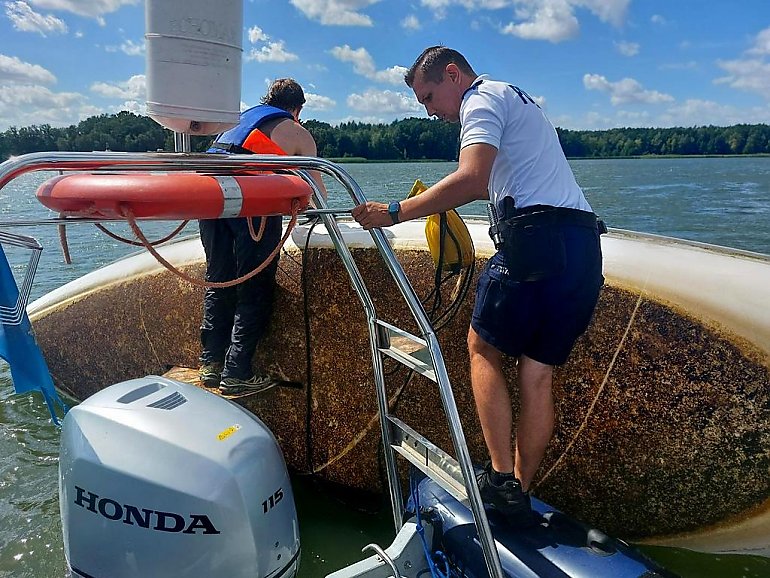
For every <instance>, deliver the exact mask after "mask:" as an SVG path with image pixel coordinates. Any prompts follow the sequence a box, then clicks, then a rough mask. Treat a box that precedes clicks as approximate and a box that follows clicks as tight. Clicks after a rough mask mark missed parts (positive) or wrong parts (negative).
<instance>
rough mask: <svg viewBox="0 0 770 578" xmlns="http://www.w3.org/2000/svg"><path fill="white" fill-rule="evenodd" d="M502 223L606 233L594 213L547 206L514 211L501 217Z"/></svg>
mask: <svg viewBox="0 0 770 578" xmlns="http://www.w3.org/2000/svg"><path fill="white" fill-rule="evenodd" d="M502 221H503V223H505V224H506V225H508V226H510V227H526V226H527V225H565V226H577V227H589V228H591V229H593V228H596V227H598V228H599V232H600V233H606V232H607V231H606V229H607V228H606V226H605V225H604V221H601V220H599V219H597V217H596V214H595V213H591V212H589V211H581V210H580V209H568V208H566V207H550V206H548V205H535V206H534V207H525V208H524V209H518V210H515V211H514V212H513V215H511V216H505V217H503V219H502ZM602 229H604V230H602Z"/></svg>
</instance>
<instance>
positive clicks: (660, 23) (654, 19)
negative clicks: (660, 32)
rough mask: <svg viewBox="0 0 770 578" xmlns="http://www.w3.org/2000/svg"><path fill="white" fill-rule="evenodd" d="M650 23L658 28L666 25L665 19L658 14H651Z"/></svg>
mask: <svg viewBox="0 0 770 578" xmlns="http://www.w3.org/2000/svg"><path fill="white" fill-rule="evenodd" d="M650 22H652V23H653V24H657V25H658V26H665V25H666V24H668V21H667V20H666V19H665V17H663V16H661V15H660V14H653V15H652V17H651V18H650Z"/></svg>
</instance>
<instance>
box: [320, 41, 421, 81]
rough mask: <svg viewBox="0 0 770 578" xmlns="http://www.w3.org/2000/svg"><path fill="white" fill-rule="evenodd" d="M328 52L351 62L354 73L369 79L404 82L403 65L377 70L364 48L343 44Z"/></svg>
mask: <svg viewBox="0 0 770 578" xmlns="http://www.w3.org/2000/svg"><path fill="white" fill-rule="evenodd" d="M329 52H330V53H331V55H332V56H334V58H336V59H337V60H339V61H340V62H349V63H351V64H352V65H353V71H354V72H355V73H356V74H360V75H361V76H365V77H366V78H369V79H370V80H375V81H377V82H384V83H387V84H395V85H400V84H401V83H403V82H404V75H405V74H406V72H407V69H406V68H405V67H403V66H391V67H390V68H387V69H385V70H377V67H376V66H375V65H374V59H373V58H372V56H371V55H370V54H369V53H368V52H367V50H366V48H363V47H361V48H357V49H355V50H354V49H353V48H351V47H350V46H348V45H347V44H345V45H344V46H335V47H334V48H332V49H331V50H330V51H329Z"/></svg>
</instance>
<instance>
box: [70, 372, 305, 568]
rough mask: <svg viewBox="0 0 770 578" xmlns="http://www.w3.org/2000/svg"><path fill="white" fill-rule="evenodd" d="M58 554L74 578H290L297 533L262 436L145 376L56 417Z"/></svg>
mask: <svg viewBox="0 0 770 578" xmlns="http://www.w3.org/2000/svg"><path fill="white" fill-rule="evenodd" d="M59 504H60V508H61V516H62V530H63V533H64V551H65V555H66V557H67V564H68V566H69V569H70V570H71V572H72V575H73V576H82V577H85V578H107V577H110V578H128V577H131V578H138V577H142V578H147V577H152V576H158V577H164V578H165V577H169V578H171V577H178V578H193V577H195V578H204V577H205V578H211V577H212V576H227V577H228V578H240V577H243V578H246V577H248V578H264V577H266V576H281V577H285V578H291V577H293V576H295V575H296V572H297V569H298V567H299V554H300V546H299V526H298V524H297V514H296V510H295V506H294V496H293V494H292V491H291V484H290V481H289V476H288V473H287V471H286V464H285V462H284V460H283V456H282V454H281V451H280V449H279V447H278V444H277V443H276V440H275V438H274V437H273V435H272V433H271V432H270V431H269V430H268V429H267V427H265V425H264V424H263V423H262V422H261V421H260V420H259V419H257V418H256V417H255V416H254V415H252V414H250V413H248V412H247V411H245V410H244V409H242V408H241V407H240V406H238V405H236V404H234V403H232V402H229V401H227V400H225V399H222V398H219V397H217V396H215V395H213V394H211V393H208V392H206V391H203V390H202V389H199V388H197V387H195V386H193V385H189V384H185V383H180V382H177V381H173V380H169V379H165V378H163V377H157V376H148V377H144V378H141V379H134V380H130V381H125V382H122V383H118V384H115V385H112V386H110V387H108V388H106V389H104V390H102V391H100V392H99V393H96V394H95V395H93V396H91V397H90V398H88V399H87V400H86V401H84V402H83V403H81V404H80V405H78V406H76V407H74V408H72V409H71V410H70V411H69V413H68V414H67V416H66V418H65V419H64V425H63V430H62V436H61V452H60V459H59Z"/></svg>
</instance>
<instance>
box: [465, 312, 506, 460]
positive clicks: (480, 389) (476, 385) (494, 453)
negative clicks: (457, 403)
mask: <svg viewBox="0 0 770 578" xmlns="http://www.w3.org/2000/svg"><path fill="white" fill-rule="evenodd" d="M468 352H469V354H470V359H471V386H472V387H473V397H474V399H475V401H476V410H477V411H478V414H479V421H481V431H482V432H483V433H484V441H486V444H487V449H488V450H489V457H490V459H491V460H492V467H493V468H494V469H495V470H497V471H498V472H512V471H513V455H512V451H511V433H512V418H511V398H510V396H509V395H508V389H507V383H506V380H505V375H503V354H502V353H501V352H500V351H499V350H498V349H496V348H495V347H493V346H492V345H490V344H489V343H487V342H486V341H484V340H483V339H482V338H481V337H480V336H479V335H478V333H476V332H475V331H474V330H473V328H472V327H471V328H470V330H469V331H468Z"/></svg>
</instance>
